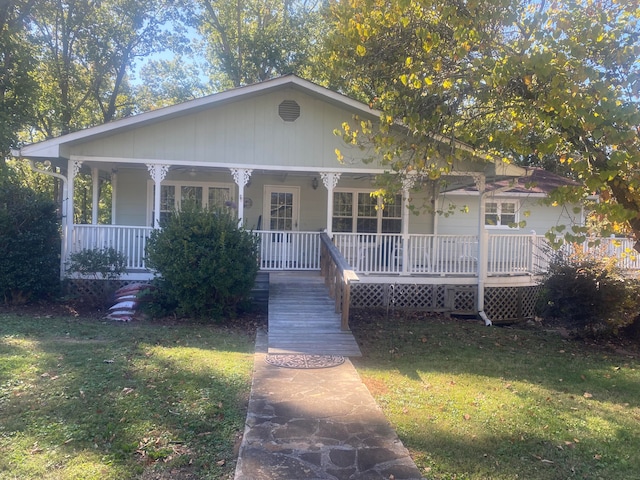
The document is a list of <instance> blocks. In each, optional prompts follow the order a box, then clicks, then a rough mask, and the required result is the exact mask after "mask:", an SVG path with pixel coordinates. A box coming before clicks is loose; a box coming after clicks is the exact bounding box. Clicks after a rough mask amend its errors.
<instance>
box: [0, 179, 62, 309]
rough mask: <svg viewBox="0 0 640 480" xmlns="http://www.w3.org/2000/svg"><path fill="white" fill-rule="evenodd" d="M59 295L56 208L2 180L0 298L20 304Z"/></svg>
mask: <svg viewBox="0 0 640 480" xmlns="http://www.w3.org/2000/svg"><path fill="white" fill-rule="evenodd" d="M59 291H60V232H59V227H58V222H57V219H56V205H55V203H54V202H52V201H51V200H49V199H47V198H45V197H44V196H43V195H41V194H38V193H37V192H35V191H33V190H31V189H30V188H26V187H22V186H20V185H17V184H15V183H13V182H10V181H8V180H7V179H0V296H1V297H2V299H3V300H4V302H5V303H12V304H21V303H27V302H30V301H33V300H38V299H41V298H43V297H50V296H51V295H53V294H57V293H59Z"/></svg>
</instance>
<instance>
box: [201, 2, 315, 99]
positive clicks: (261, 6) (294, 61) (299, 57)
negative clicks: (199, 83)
mask: <svg viewBox="0 0 640 480" xmlns="http://www.w3.org/2000/svg"><path fill="white" fill-rule="evenodd" d="M319 5H320V2H319V0H285V1H282V0H200V2H199V6H200V9H201V10H200V11H198V12H195V13H193V14H192V17H193V18H195V19H196V22H195V26H196V27H197V28H198V29H199V30H200V32H201V33H202V34H203V36H205V38H206V40H207V43H208V56H209V59H210V63H211V65H212V70H213V74H212V78H213V82H214V84H215V85H216V86H217V87H219V88H228V87H231V86H233V87H238V86H240V85H247V84H251V83H255V82H260V81H263V80H266V79H268V78H272V77H274V76H277V75H283V74H287V73H299V72H300V71H301V70H302V69H303V68H305V67H306V65H307V63H308V62H309V60H310V58H311V56H312V53H313V50H314V48H315V47H316V45H317V43H318V38H317V36H316V34H317V33H318V32H319V25H320V22H321V15H320V10H319Z"/></svg>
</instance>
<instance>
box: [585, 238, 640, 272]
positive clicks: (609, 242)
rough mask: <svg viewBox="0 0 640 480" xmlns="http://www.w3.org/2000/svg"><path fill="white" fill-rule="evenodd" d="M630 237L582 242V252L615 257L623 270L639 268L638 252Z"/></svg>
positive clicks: (639, 257) (639, 258) (639, 256)
mask: <svg viewBox="0 0 640 480" xmlns="http://www.w3.org/2000/svg"><path fill="white" fill-rule="evenodd" d="M635 243H636V241H635V240H634V239H632V238H615V237H609V238H599V239H590V241H587V242H584V243H583V248H584V252H585V253H587V254H591V255H594V256H599V257H615V258H616V259H617V263H618V267H620V268H622V269H623V270H640V253H638V252H637V251H636V250H634V248H633V247H634V245H635Z"/></svg>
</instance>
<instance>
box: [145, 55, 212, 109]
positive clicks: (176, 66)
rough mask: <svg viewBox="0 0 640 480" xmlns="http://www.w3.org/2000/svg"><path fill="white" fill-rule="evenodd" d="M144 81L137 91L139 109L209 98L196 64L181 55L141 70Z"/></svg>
mask: <svg viewBox="0 0 640 480" xmlns="http://www.w3.org/2000/svg"><path fill="white" fill-rule="evenodd" d="M140 77H141V79H142V82H141V85H140V87H138V89H137V91H136V98H137V102H136V103H137V109H138V110H140V111H143V112H144V111H148V110H154V109H156V108H160V107H167V106H170V105H176V104H178V103H181V102H186V101H188V100H193V99H195V98H198V97H202V96H204V95H206V94H207V93H209V92H208V88H207V85H206V84H205V81H204V80H203V78H202V70H201V69H200V68H199V66H198V65H197V64H194V63H190V62H188V61H185V60H184V59H183V58H182V57H181V56H176V57H175V58H174V59H172V60H163V59H160V60H152V61H150V62H148V63H147V64H146V65H145V66H144V67H143V68H142V70H141V72H140Z"/></svg>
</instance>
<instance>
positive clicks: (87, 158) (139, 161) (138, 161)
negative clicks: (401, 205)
mask: <svg viewBox="0 0 640 480" xmlns="http://www.w3.org/2000/svg"><path fill="white" fill-rule="evenodd" d="M71 159H72V160H75V161H79V162H99V163H127V164H134V165H146V164H150V165H165V164H170V165H171V166H172V167H192V168H197V167H206V168H222V169H225V170H227V171H228V170H229V169H233V168H237V169H243V170H253V171H254V173H255V172H256V171H260V170H264V171H277V172H282V171H286V172H292V171H294V172H300V173H307V172H309V173H322V172H325V173H357V174H373V175H378V174H382V173H384V172H386V171H388V169H383V168H344V167H343V168H340V167H339V166H335V167H306V166H301V165H298V166H291V165H260V164H252V163H222V162H191V161H184V160H171V159H169V160H167V159H158V158H126V157H98V156H91V155H71Z"/></svg>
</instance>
